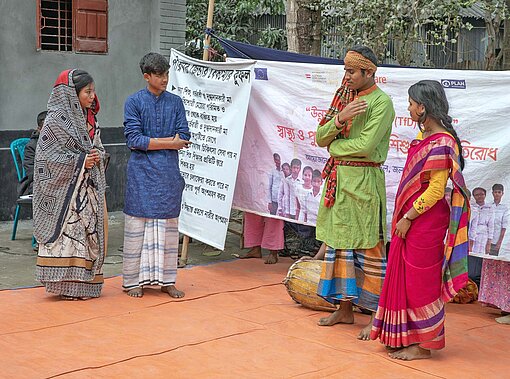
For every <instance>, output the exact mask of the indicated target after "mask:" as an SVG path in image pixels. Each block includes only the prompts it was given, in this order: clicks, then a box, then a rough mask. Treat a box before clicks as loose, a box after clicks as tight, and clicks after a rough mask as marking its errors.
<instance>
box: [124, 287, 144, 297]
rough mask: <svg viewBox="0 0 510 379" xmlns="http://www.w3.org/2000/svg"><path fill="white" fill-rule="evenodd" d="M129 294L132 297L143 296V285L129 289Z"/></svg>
mask: <svg viewBox="0 0 510 379" xmlns="http://www.w3.org/2000/svg"><path fill="white" fill-rule="evenodd" d="M127 294H128V296H131V297H142V296H143V288H142V287H136V288H133V289H132V290H129V291H127Z"/></svg>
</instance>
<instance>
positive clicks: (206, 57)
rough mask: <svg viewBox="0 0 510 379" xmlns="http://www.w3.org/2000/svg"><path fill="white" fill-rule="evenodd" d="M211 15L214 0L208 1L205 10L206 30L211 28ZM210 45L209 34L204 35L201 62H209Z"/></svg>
mask: <svg viewBox="0 0 510 379" xmlns="http://www.w3.org/2000/svg"><path fill="white" fill-rule="evenodd" d="M213 14H214V0H209V7H208V9H207V29H212V26H213ZM210 43H211V36H210V35H209V34H207V33H206V34H205V38H204V55H203V56H202V60H204V61H208V60H209V45H210Z"/></svg>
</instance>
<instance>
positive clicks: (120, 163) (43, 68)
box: [0, 0, 186, 220]
mask: <svg viewBox="0 0 510 379" xmlns="http://www.w3.org/2000/svg"><path fill="white" fill-rule="evenodd" d="M37 1H38V0H16V1H13V0H0V67H1V70H0V91H1V95H0V98H1V101H0V180H2V182H3V185H2V186H0V220H8V219H12V215H13V212H12V210H13V207H14V202H15V200H16V184H17V183H16V181H17V178H16V174H15V169H14V165H13V162H12V158H11V155H10V151H9V144H10V142H11V141H12V140H14V139H16V138H19V137H28V136H29V135H30V131H29V129H33V128H35V126H36V125H35V124H36V122H35V119H36V116H37V114H38V113H39V112H40V111H42V110H45V109H46V103H47V101H48V97H49V94H50V92H51V89H52V86H53V83H54V82H55V79H56V78H57V76H58V74H59V73H60V72H61V71H63V70H65V69H68V68H76V67H79V68H82V69H84V70H86V71H88V72H89V73H90V74H91V75H92V76H93V77H94V81H95V84H96V90H97V96H98V98H99V101H100V103H101V111H100V113H99V115H98V121H99V124H100V125H101V127H102V128H103V130H102V139H103V143H104V144H105V148H106V149H107V151H108V152H109V153H110V154H111V156H112V158H111V161H110V168H109V170H108V173H107V180H108V184H109V186H110V190H109V193H108V198H107V201H108V208H109V209H110V210H119V209H122V206H123V198H124V185H125V166H126V162H127V158H128V157H129V150H128V149H127V148H126V147H125V141H124V136H123V130H122V122H123V107H124V101H125V99H126V97H127V96H128V95H129V94H131V93H133V92H135V91H137V90H139V89H140V88H143V87H144V85H145V82H144V81H143V78H142V75H141V73H140V69H139V67H138V62H139V60H140V58H141V57H142V56H143V55H144V54H146V53H147V52H149V51H156V52H161V53H162V54H164V55H165V56H167V57H168V56H169V53H170V49H171V48H172V47H173V48H179V47H181V48H180V50H184V49H183V48H182V46H183V44H184V38H185V12H186V1H185V0H172V1H170V0H109V1H108V53H107V54H84V53H79V54H77V53H73V52H49V51H37V49H36V38H37V31H36V12H37V8H36V3H37ZM24 216H25V217H29V216H30V211H29V210H28V211H26V212H24Z"/></svg>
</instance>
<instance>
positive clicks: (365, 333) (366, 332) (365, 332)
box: [358, 312, 374, 341]
mask: <svg viewBox="0 0 510 379" xmlns="http://www.w3.org/2000/svg"><path fill="white" fill-rule="evenodd" d="M373 323H374V312H372V315H371V316H370V322H369V323H368V325H367V326H365V327H364V328H363V329H361V331H360V332H359V334H358V339H359V340H362V341H370V331H371V330H372V324H373Z"/></svg>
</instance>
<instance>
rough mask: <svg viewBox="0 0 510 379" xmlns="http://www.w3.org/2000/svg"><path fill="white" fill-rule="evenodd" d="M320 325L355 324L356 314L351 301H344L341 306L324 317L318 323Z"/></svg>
mask: <svg viewBox="0 0 510 379" xmlns="http://www.w3.org/2000/svg"><path fill="white" fill-rule="evenodd" d="M317 324H318V325H320V326H331V325H335V324H354V314H353V313H352V305H351V303H350V302H349V301H342V302H341V303H340V307H339V308H338V309H337V310H336V311H334V312H333V313H332V314H331V315H329V316H328V317H323V318H321V319H320V320H319V322H318V323H317Z"/></svg>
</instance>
